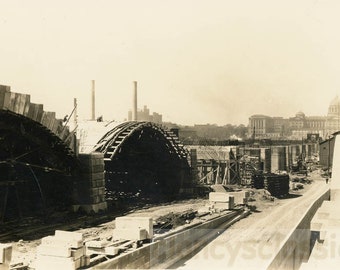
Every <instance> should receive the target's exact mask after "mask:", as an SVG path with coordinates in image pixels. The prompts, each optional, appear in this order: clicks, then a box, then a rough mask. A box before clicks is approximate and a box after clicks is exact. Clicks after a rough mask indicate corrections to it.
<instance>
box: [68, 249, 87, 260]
mask: <svg viewBox="0 0 340 270" xmlns="http://www.w3.org/2000/svg"><path fill="white" fill-rule="evenodd" d="M85 252H86V248H85V246H82V247H81V248H71V257H72V258H73V259H74V260H78V259H79V258H81V257H82V256H84V255H85Z"/></svg>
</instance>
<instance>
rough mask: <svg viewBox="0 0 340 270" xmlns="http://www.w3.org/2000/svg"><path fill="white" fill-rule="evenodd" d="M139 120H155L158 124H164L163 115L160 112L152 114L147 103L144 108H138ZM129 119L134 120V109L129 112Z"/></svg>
mask: <svg viewBox="0 0 340 270" xmlns="http://www.w3.org/2000/svg"><path fill="white" fill-rule="evenodd" d="M137 120H138V121H148V122H153V123H156V124H162V115H161V114H159V113H156V112H154V113H152V115H150V110H149V109H148V107H147V106H146V105H144V107H143V110H138V111H137ZM128 121H132V111H131V110H130V111H129V112H128Z"/></svg>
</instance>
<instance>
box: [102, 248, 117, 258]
mask: <svg viewBox="0 0 340 270" xmlns="http://www.w3.org/2000/svg"><path fill="white" fill-rule="evenodd" d="M104 251H105V254H107V255H112V256H115V255H117V254H118V253H119V251H120V248H119V247H114V246H111V247H105V248H104Z"/></svg>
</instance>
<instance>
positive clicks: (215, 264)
mask: <svg viewBox="0 0 340 270" xmlns="http://www.w3.org/2000/svg"><path fill="white" fill-rule="evenodd" d="M313 179H315V181H314V182H313V183H312V185H311V186H310V187H308V190H307V191H306V192H305V193H304V194H303V196H300V197H296V198H291V199H286V200H281V201H283V204H282V205H278V206H277V207H274V208H273V209H271V210H269V211H264V212H262V213H259V214H252V216H250V217H248V218H245V219H243V220H241V221H239V222H238V223H236V224H234V225H233V226H232V227H230V228H229V229H227V230H226V231H224V232H223V233H221V235H220V236H219V237H217V238H216V239H215V240H213V241H212V242H210V243H209V244H208V245H207V246H205V247H204V248H203V249H201V250H200V251H199V252H198V253H197V254H195V255H193V256H192V257H191V258H188V259H187V260H182V261H180V262H179V263H177V264H176V265H174V266H172V267H171V268H177V269H257V270H258V269H265V268H266V266H267V265H268V264H269V262H270V261H271V258H272V256H274V254H276V251H277V250H279V246H280V243H281V242H282V240H283V239H284V238H285V237H286V236H287V235H288V234H289V233H290V232H291V230H292V228H293V225H295V224H297V223H298V222H299V220H300V219H301V218H302V216H303V214H304V212H305V211H306V209H307V208H308V206H309V205H310V204H311V203H312V202H314V201H315V200H316V199H317V198H318V197H319V196H320V195H321V194H323V193H324V192H325V191H326V190H327V189H328V188H329V186H328V185H327V184H326V183H325V180H324V179H322V178H320V177H315V178H314V177H313ZM253 215H254V216H255V218H253ZM256 215H258V217H256ZM250 218H252V219H251V222H249V221H247V219H250ZM249 223H250V224H249Z"/></svg>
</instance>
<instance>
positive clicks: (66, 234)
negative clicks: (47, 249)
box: [54, 230, 84, 241]
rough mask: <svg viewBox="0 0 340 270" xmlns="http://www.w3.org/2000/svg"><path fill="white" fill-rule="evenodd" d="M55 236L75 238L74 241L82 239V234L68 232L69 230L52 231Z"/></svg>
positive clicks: (68, 238)
mask: <svg viewBox="0 0 340 270" xmlns="http://www.w3.org/2000/svg"><path fill="white" fill-rule="evenodd" d="M54 235H55V237H58V238H63V239H67V240H75V241H83V240H84V235H83V234H82V233H78V232H69V231H62V230H56V231H55V233H54Z"/></svg>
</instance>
